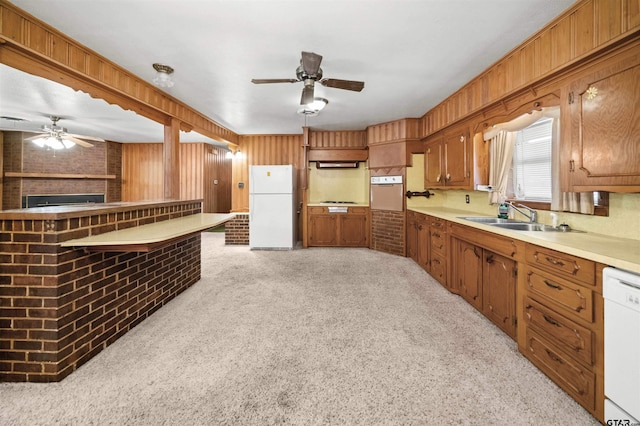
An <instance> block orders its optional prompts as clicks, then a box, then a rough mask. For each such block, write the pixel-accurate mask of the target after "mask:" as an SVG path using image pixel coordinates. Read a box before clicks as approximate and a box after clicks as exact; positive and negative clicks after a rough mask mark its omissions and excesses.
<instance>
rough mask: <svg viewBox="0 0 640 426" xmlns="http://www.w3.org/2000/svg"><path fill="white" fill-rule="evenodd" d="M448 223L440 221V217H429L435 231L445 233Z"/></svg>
mask: <svg viewBox="0 0 640 426" xmlns="http://www.w3.org/2000/svg"><path fill="white" fill-rule="evenodd" d="M446 224H447V221H446V220H444V219H440V218H439V217H433V216H429V225H431V227H432V228H435V229H442V230H443V231H444V230H445V228H446Z"/></svg>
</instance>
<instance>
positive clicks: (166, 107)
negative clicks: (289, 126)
mask: <svg viewBox="0 0 640 426" xmlns="http://www.w3.org/2000/svg"><path fill="white" fill-rule="evenodd" d="M0 63H4V64H6V65H8V66H11V67H13V68H16V69H19V70H21V71H24V72H27V73H30V74H34V75H37V76H40V77H43V78H46V79H49V80H52V81H56V82H58V83H61V84H64V85H66V86H69V87H71V88H73V89H75V90H82V91H84V92H86V93H88V94H89V95H91V96H93V97H95V98H100V99H104V100H105V101H107V102H108V103H110V104H115V105H118V106H120V107H122V108H123V109H125V110H131V111H134V112H136V113H137V114H140V115H142V116H144V117H147V118H149V119H151V120H154V121H156V122H159V123H161V124H164V123H166V121H167V119H169V118H176V119H178V120H179V121H180V122H181V123H182V124H181V127H182V128H184V129H193V130H195V131H196V132H198V133H201V134H202V135H205V136H207V137H211V138H213V139H215V140H217V141H220V142H223V143H226V144H228V145H234V146H235V145H237V143H238V135H237V134H236V133H234V132H232V131H231V130H229V129H227V128H225V127H223V126H221V125H219V124H218V123H216V122H214V121H213V120H211V119H209V118H208V117H206V116H205V115H203V114H201V113H200V112H198V111H196V110H194V109H193V108H191V107H190V106H188V105H186V104H184V103H182V102H181V101H179V100H177V99H175V98H173V97H172V96H170V95H168V94H167V93H165V92H163V91H161V90H160V89H158V88H156V87H155V86H153V85H152V84H150V83H148V82H146V81H145V80H142V79H141V78H139V77H137V76H135V75H133V74H131V73H130V72H128V71H127V70H125V69H124V68H122V67H120V66H118V65H117V64H115V63H113V62H111V61H109V60H108V59H107V58H105V57H103V56H100V55H99V54H97V53H96V52H94V51H92V50H90V49H89V48H87V47H86V46H83V45H81V44H80V43H78V42H76V41H75V40H73V39H71V38H69V37H67V36H65V35H64V34H62V33H61V32H59V31H58V30H56V29H55V28H53V27H51V26H49V25H47V24H46V23H44V22H42V21H40V20H38V19H37V18H35V17H34V16H32V15H30V14H28V13H26V12H25V11H23V10H21V9H19V8H17V7H15V6H14V5H12V4H11V3H8V2H6V1H4V0H0Z"/></svg>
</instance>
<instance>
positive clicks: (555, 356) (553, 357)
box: [545, 349, 563, 364]
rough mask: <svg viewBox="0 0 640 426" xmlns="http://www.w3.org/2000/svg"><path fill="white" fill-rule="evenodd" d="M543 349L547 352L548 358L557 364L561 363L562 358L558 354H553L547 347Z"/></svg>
mask: <svg viewBox="0 0 640 426" xmlns="http://www.w3.org/2000/svg"><path fill="white" fill-rule="evenodd" d="M545 351H546V352H547V355H548V356H549V358H551V359H552V360H553V361H555V362H557V363H559V364H563V362H562V359H561V358H560V357H559V356H558V355H556V354H554V353H553V352H551V351H550V350H549V349H545Z"/></svg>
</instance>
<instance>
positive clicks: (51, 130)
mask: <svg viewBox="0 0 640 426" xmlns="http://www.w3.org/2000/svg"><path fill="white" fill-rule="evenodd" d="M49 118H50V119H51V122H52V124H51V125H46V124H43V125H42V132H41V133H40V134H38V135H36V136H31V137H30V138H26V139H25V140H27V141H33V143H35V144H36V145H38V146H39V147H42V148H51V149H65V148H66V149H69V148H71V147H73V146H74V145H76V144H77V145H80V146H82V147H84V148H93V144H92V143H89V142H87V141H86V140H84V139H87V140H90V141H96V142H104V139H101V138H96V137H93V136H84V135H76V134H73V133H67V129H66V128H64V127H61V126H58V121H59V120H61V119H62V118H61V117H57V116H50V117H49Z"/></svg>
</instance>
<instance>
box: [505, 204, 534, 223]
mask: <svg viewBox="0 0 640 426" xmlns="http://www.w3.org/2000/svg"><path fill="white" fill-rule="evenodd" d="M505 204H507V205H509V206H510V207H511V208H512V209H514V210H515V211H517V212H518V213H520V214H521V215H523V216H525V217H527V218H528V219H529V222H530V223H536V221H537V220H538V212H537V211H535V210H534V209H532V208H531V207H527V206H525V205H524V204H518V207H523V208H525V209H527V210H528V211H529V213H526V212H524V211H522V210H520V209H519V208H518V207H516V206H515V205H514V204H513V203H512V202H511V201H505Z"/></svg>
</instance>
